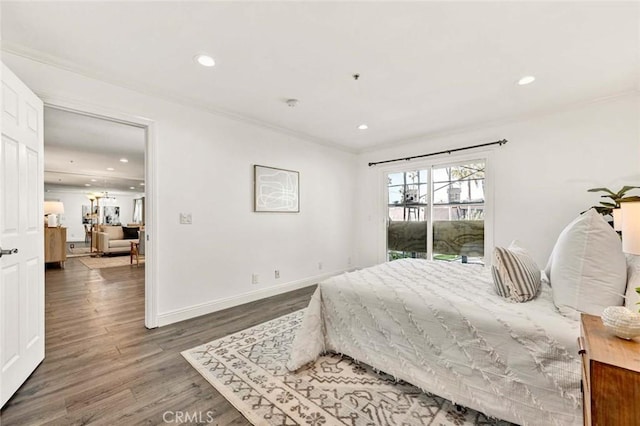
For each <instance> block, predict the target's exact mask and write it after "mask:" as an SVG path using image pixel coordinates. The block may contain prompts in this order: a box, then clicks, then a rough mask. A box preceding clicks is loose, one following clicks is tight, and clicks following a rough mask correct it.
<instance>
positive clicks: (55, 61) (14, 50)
mask: <svg viewBox="0 0 640 426" xmlns="http://www.w3.org/2000/svg"><path fill="white" fill-rule="evenodd" d="M0 51H2V52H6V53H10V54H13V55H16V56H20V57H23V58H26V59H30V60H32V61H35V62H39V63H42V64H45V65H49V66H52V67H55V68H59V69H63V70H65V71H69V72H72V73H74V74H78V75H81V76H83V77H87V78H90V79H93V80H98V81H102V82H104V83H108V84H111V85H114V86H119V87H123V88H125V89H128V90H132V91H134V92H137V93H140V94H142V95H145V96H150V97H155V98H160V99H163V100H165V101H167V102H171V103H174V104H178V105H182V106H186V107H190V108H196V109H199V110H204V111H206V112H208V113H210V114H213V115H217V116H220V117H224V118H227V119H230V120H234V121H237V122H241V123H243V124H249V125H252V126H256V127H260V128H263V129H267V130H270V131H274V132H277V133H281V134H285V135H288V136H293V137H295V138H298V139H302V140H305V141H307V142H311V143H315V144H317V145H322V146H325V147H328V148H333V149H337V150H339V151H344V152H347V153H350V154H356V153H357V150H355V149H353V148H350V147H347V146H344V145H341V144H339V143H336V142H333V141H330V140H326V139H323V138H318V137H316V136H313V135H310V134H307V133H304V132H299V131H296V130H293V129H289V128H287V127H283V126H279V125H276V124H272V123H269V122H266V121H263V120H260V119H257V118H254V117H250V116H247V115H243V114H240V113H237V112H235V111H230V110H226V109H224V108H220V107H214V106H212V105H209V104H207V103H204V102H201V101H198V100H195V99H192V98H189V97H186V96H180V95H177V94H175V93H172V92H169V91H166V90H162V89H160V88H158V87H155V86H151V85H146V84H142V83H139V82H136V83H132V82H130V81H127V80H122V79H118V78H114V77H113V76H112V75H109V74H105V73H100V72H96V71H95V70H93V69H90V68H88V67H83V66H80V65H78V64H76V63H74V62H71V61H68V60H65V59H62V58H59V57H57V56H54V55H50V54H48V53H45V52H42V51H39V50H35V49H31V48H28V47H25V46H22V45H19V44H16V43H11V42H8V41H5V40H2V41H1V45H0Z"/></svg>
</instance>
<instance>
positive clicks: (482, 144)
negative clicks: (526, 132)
mask: <svg viewBox="0 0 640 426" xmlns="http://www.w3.org/2000/svg"><path fill="white" fill-rule="evenodd" d="M507 142H508V141H507V140H506V139H502V140H499V141H495V142H487V143H481V144H480V145H473V146H465V147H463V148H454V149H447V150H446V151H440V152H432V153H431V154H423V155H414V156H413V157H405V158H396V159H395V160H385V161H376V162H375V163H369V167H371V166H375V165H377V164H384V163H393V162H396V161H409V160H413V159H415V158H423V157H431V156H432V155H440V154H451V153H452V152H457V151H465V150H467V149H473V148H482V147H483V146H489V145H500V146H502V145H504V144H505V143H507Z"/></svg>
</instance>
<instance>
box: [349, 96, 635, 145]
mask: <svg viewBox="0 0 640 426" xmlns="http://www.w3.org/2000/svg"><path fill="white" fill-rule="evenodd" d="M634 96H635V97H640V88H639V89H630V90H627V91H624V92H619V93H614V94H611V95H607V96H601V97H598V98H591V99H587V100H582V101H577V102H571V103H565V104H562V105H558V106H554V107H550V108H541V109H539V110H537V111H534V112H531V113H527V114H516V115H512V116H509V117H503V118H499V119H496V120H484V121H477V122H475V123H470V124H468V125H465V126H462V127H455V128H449V129H445V130H438V131H434V132H428V133H423V134H420V135H416V136H411V137H408V138H403V139H398V140H390V141H387V142H383V143H381V144H376V145H375V146H371V147H367V148H361V149H359V150H357V152H356V153H357V154H358V155H362V154H370V153H373V152H376V151H380V150H384V149H388V148H398V147H405V146H408V145H412V144H415V143H418V142H425V141H428V140H432V139H438V138H444V137H448V136H455V135H459V134H464V133H470V132H474V131H479V130H483V129H488V128H491V127H498V126H506V125H509V124H514V123H519V122H523V121H528V120H532V119H535V118H539V117H544V116H549V115H554V114H558V113H560V112H564V111H571V110H576V109H580V108H584V107H586V106H589V105H594V104H604V103H608V102H612V101H615V100H618V99H622V98H626V97H634Z"/></svg>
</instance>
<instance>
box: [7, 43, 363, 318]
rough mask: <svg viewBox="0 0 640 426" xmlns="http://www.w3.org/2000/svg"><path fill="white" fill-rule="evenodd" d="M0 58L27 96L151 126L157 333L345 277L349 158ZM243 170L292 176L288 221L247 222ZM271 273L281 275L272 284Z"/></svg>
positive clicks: (248, 196) (349, 242)
mask: <svg viewBox="0 0 640 426" xmlns="http://www.w3.org/2000/svg"><path fill="white" fill-rule="evenodd" d="M2 59H3V61H4V62H5V63H6V64H7V66H9V68H11V69H12V70H13V71H14V72H15V73H16V74H17V75H18V76H19V77H20V78H21V79H23V80H24V81H25V83H26V84H27V85H28V86H30V87H31V88H32V89H33V90H34V91H35V92H36V93H38V94H41V95H46V96H48V97H52V96H53V97H57V98H63V99H71V100H76V101H79V102H86V103H89V104H91V105H98V106H100V107H101V108H107V109H112V110H114V111H117V112H123V113H130V114H132V115H136V116H144V117H147V118H149V119H151V120H154V121H155V122H156V131H157V135H156V136H157V140H156V154H157V161H156V164H155V166H156V170H157V178H158V180H157V182H156V201H157V221H158V225H159V226H158V234H157V235H155V236H151V237H152V240H153V241H154V242H155V244H157V247H158V251H157V255H158V258H157V259H156V260H157V264H158V274H157V280H158V312H159V316H160V323H161V324H163V323H168V322H172V321H176V320H179V319H183V318H187V317H189V316H193V315H196V314H202V313H205V312H207V311H209V310H212V309H219V308H222V307H224V306H228V305H232V304H237V303H240V302H243V301H246V300H250V299H251V298H252V297H255V295H256V294H258V295H266V294H269V293H270V292H271V293H273V292H279V291H286V290H288V289H290V288H294V287H296V286H299V285H303V284H306V283H308V282H313V281H314V277H316V276H318V275H321V274H323V273H329V272H337V271H342V270H345V269H346V268H347V267H348V259H349V258H350V257H353V251H352V247H353V240H354V234H353V232H354V231H353V217H354V214H353V208H352V207H353V194H354V193H355V183H354V182H355V167H354V164H353V160H354V156H353V155H352V154H348V153H345V152H342V151H338V150H336V149H333V148H328V147H324V146H320V145H317V144H314V143H310V142H307V141H305V140H302V139H300V138H296V137H293V136H289V135H285V134H282V133H278V132H274V131H272V130H268V129H266V128H262V127H257V126H255V125H250V124H246V123H244V122H239V121H235V120H231V119H227V118H224V117H221V116H218V115H213V114H210V113H208V112H206V111H203V110H200V109H196V108H191V107H186V106H182V105H178V104H176V103H172V102H167V101H164V100H161V99H158V98H155V97H151V96H147V95H144V94H141V93H138V92H134V91H132V90H128V89H125V88H121V87H117V86H113V85H110V84H107V83H103V82H100V81H97V80H93V79H90V78H87V77H85V76H81V75H79V74H74V73H71V72H69V71H66V70H62V69H59V68H55V67H51V66H48V65H45V64H43V63H41V62H36V61H33V60H30V59H26V58H23V57H19V56H16V55H12V54H6V53H5V54H4V55H3V58H2ZM274 102H275V101H274ZM275 107H278V105H277V104H275V105H274V108H275ZM253 164H262V165H268V166H274V167H281V168H286V169H293V170H298V171H299V172H300V188H301V193H300V198H301V212H300V213H299V214H266V213H253V212H252V165H253ZM180 212H187V213H192V215H193V225H180V224H179V221H178V219H179V213H180ZM320 261H321V262H323V265H324V267H323V269H322V270H319V268H318V262H320ZM275 268H278V269H279V270H280V271H281V278H280V279H279V280H277V281H276V280H275V279H274V269H275ZM252 273H258V274H260V278H261V280H260V283H259V284H257V285H252V284H251V274H252ZM284 284H290V285H288V286H287V285H284ZM256 292H257V293H256Z"/></svg>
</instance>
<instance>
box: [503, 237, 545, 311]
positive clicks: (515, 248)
mask: <svg viewBox="0 0 640 426" xmlns="http://www.w3.org/2000/svg"><path fill="white" fill-rule="evenodd" d="M491 274H492V275H493V284H494V286H495V289H496V293H498V295H500V296H502V297H504V298H506V299H509V300H511V301H514V302H526V301H527V300H531V299H533V298H534V297H536V294H538V290H540V284H541V280H540V276H541V273H540V268H538V265H536V262H535V261H534V260H533V258H532V257H531V255H530V254H529V253H528V252H527V251H526V250H525V249H523V248H522V247H520V246H519V245H518V242H517V241H513V242H512V243H511V245H510V246H509V248H504V247H496V248H495V249H494V250H493V265H492V266H491Z"/></svg>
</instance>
